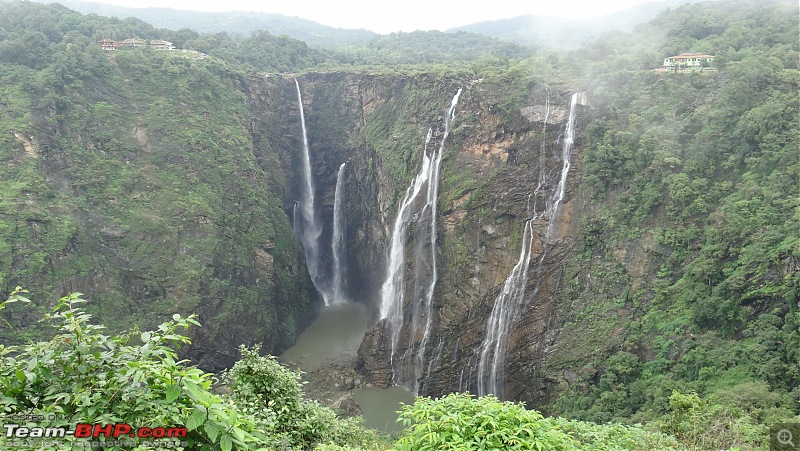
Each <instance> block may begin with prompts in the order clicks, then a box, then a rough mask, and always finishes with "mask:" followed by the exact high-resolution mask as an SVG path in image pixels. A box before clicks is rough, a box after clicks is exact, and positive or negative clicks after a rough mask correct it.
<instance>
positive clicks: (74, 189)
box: [0, 49, 311, 370]
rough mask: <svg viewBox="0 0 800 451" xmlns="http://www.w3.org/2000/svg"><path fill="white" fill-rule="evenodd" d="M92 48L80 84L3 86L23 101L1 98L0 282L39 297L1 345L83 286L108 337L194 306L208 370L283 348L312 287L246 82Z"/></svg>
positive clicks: (17, 312) (200, 66)
mask: <svg viewBox="0 0 800 451" xmlns="http://www.w3.org/2000/svg"><path fill="white" fill-rule="evenodd" d="M96 52H97V55H96V57H97V61H96V62H93V63H92V64H89V65H87V70H86V71H85V73H84V75H83V78H81V79H79V80H74V79H72V81H69V79H66V80H65V81H62V82H61V83H63V84H61V85H58V86H52V85H49V84H47V83H46V82H37V81H27V80H22V79H19V78H15V79H12V78H9V79H6V81H7V82H8V83H7V84H5V87H6V89H7V91H5V92H6V93H9V92H11V93H14V95H16V96H18V97H19V98H15V100H14V101H13V102H12V101H4V103H3V105H4V106H3V108H4V110H3V114H2V115H0V132H1V133H0V143H2V145H0V160H2V165H0V174H2V179H3V180H6V181H9V180H16V181H17V182H15V183H13V184H12V183H8V184H5V185H4V188H3V193H2V196H0V199H2V200H1V201H0V202H2V208H0V242H3V243H7V244H8V245H6V244H4V245H2V246H0V265H1V266H0V286H2V288H3V289H4V290H5V291H6V292H8V291H10V290H11V289H12V288H13V287H14V286H16V285H21V286H23V287H25V288H27V289H29V290H30V291H31V298H32V299H35V300H36V301H37V303H36V304H37V305H36V306H34V307H29V306H19V307H17V308H14V309H10V311H9V312H10V313H9V316H10V320H11V322H12V323H13V324H14V328H13V329H10V332H9V333H10V334H11V335H13V336H5V337H3V340H4V342H12V341H13V340H14V339H18V338H19V337H18V331H20V330H23V331H25V333H26V334H27V335H28V336H31V337H48V336H50V335H51V334H52V331H50V330H48V329H46V328H45V327H44V326H43V325H42V324H40V323H37V322H36V320H37V319H38V318H39V317H40V315H42V314H43V313H44V312H45V311H47V310H49V309H50V307H51V306H52V305H54V301H55V299H57V298H58V297H59V296H60V295H63V294H66V293H68V292H70V291H81V292H83V293H85V295H86V298H87V299H88V300H89V302H88V303H87V304H86V308H87V310H88V311H89V312H90V313H92V314H94V315H95V321H97V322H100V323H102V324H104V325H106V326H108V327H109V328H110V330H111V331H118V330H120V329H127V328H130V327H132V326H134V325H138V326H140V327H142V328H150V327H154V326H155V325H157V324H158V323H160V322H162V321H165V320H168V319H170V318H171V317H172V314H173V313H180V314H182V315H188V314H191V313H197V314H198V315H199V321H200V322H201V323H202V325H203V327H202V328H195V329H193V330H191V331H190V334H191V336H192V338H193V342H194V343H193V345H192V346H190V347H188V348H186V349H184V350H183V351H184V352H185V355H187V356H188V357H190V358H191V359H192V360H193V362H194V363H196V364H199V365H200V366H202V367H203V368H205V369H209V370H216V369H221V368H224V367H226V366H229V365H231V364H232V363H233V362H234V361H235V359H237V358H238V351H237V348H238V346H239V345H240V344H243V343H244V344H253V343H264V350H265V351H268V352H280V351H282V350H283V349H285V348H286V347H287V346H289V345H291V343H293V342H294V339H295V337H296V335H297V334H298V333H299V331H300V330H301V328H302V327H303V326H304V325H305V324H306V323H307V322H308V320H309V318H310V315H311V300H310V297H311V287H310V283H309V281H308V275H307V272H306V270H305V264H304V261H303V258H302V253H301V249H300V247H299V246H298V244H297V243H296V242H295V240H294V238H293V236H292V233H291V228H290V224H289V221H288V220H287V218H286V216H285V214H284V213H283V210H282V208H281V204H280V197H279V196H280V193H282V192H283V179H282V176H283V171H282V170H281V168H280V166H277V165H276V164H274V163H275V162H278V158H277V156H276V151H275V149H272V148H270V147H269V143H268V142H267V141H266V140H264V139H260V138H262V137H263V135H262V133H263V132H262V131H261V130H260V128H259V127H256V124H255V123H254V122H253V121H252V120H251V119H252V117H253V116H252V115H251V112H250V110H249V109H248V104H247V97H246V95H245V93H244V91H245V89H246V88H245V80H244V79H243V78H241V77H240V76H239V74H237V73H235V72H230V71H228V70H227V69H226V68H225V67H223V66H222V65H220V64H219V63H218V62H215V61H213V60H208V59H205V60H204V59H193V58H188V57H186V56H181V55H175V54H167V52H163V53H162V52H147V53H144V52H118V53H114V54H108V53H105V54H104V53H102V52H101V51H100V50H99V49H96ZM4 83H5V82H4ZM14 83H19V86H18V85H15V84H14ZM24 96H29V97H24ZM4 98H5V99H8V98H9V97H8V96H7V97H4ZM8 331H9V330H4V331H3V333H6V332H8Z"/></svg>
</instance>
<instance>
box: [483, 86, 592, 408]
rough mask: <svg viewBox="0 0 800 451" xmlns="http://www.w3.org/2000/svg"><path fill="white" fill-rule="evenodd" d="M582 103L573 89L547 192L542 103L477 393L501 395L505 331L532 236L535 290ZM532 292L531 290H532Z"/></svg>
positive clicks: (519, 296)
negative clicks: (532, 173)
mask: <svg viewBox="0 0 800 451" xmlns="http://www.w3.org/2000/svg"><path fill="white" fill-rule="evenodd" d="M584 104H586V98H585V93H575V94H573V95H572V98H571V100H570V110H569V116H568V119H567V125H566V130H565V131H564V134H563V145H562V150H561V162H562V166H561V171H560V175H559V180H558V183H557V184H556V185H555V187H553V188H552V189H551V190H549V192H547V191H548V190H547V186H548V185H547V180H546V172H545V169H544V163H545V141H544V132H545V131H546V127H547V120H548V118H549V114H550V105H549V99H548V101H547V104H546V110H545V119H544V121H543V122H542V124H543V125H542V135H543V138H542V142H541V145H540V150H539V176H538V183H537V186H536V188H535V189H534V191H533V194H532V195H531V196H529V197H528V210H529V211H530V213H531V218H530V219H528V220H527V221H526V222H525V224H524V226H523V234H522V246H521V249H520V252H519V257H518V259H517V263H516V264H515V265H514V267H513V268H512V270H511V273H510V274H509V275H508V277H507V278H506V280H505V282H504V284H503V288H502V290H501V291H500V294H499V295H498V296H497V298H496V299H495V301H494V305H493V307H492V312H491V314H490V315H489V318H488V320H487V321H486V332H485V335H484V339H483V341H482V342H481V345H480V347H479V348H478V349H477V350H476V356H475V357H476V358H477V387H476V388H477V392H478V395H479V396H484V395H487V394H494V395H495V396H497V397H499V398H501V399H502V398H503V396H504V394H503V391H504V385H505V359H506V352H507V350H508V335H509V334H510V333H511V331H512V330H513V327H514V323H515V320H516V316H517V314H518V311H519V308H520V307H521V306H522V305H524V303H525V287H526V286H527V285H528V272H529V267H530V266H531V258H532V255H533V253H534V252H533V248H534V240H535V239H537V238H538V239H539V240H540V241H541V243H542V247H541V253H540V255H539V256H538V258H537V264H536V277H537V280H536V284H535V285H536V288H535V290H536V291H538V286H539V281H538V278H539V274H540V271H539V269H540V267H541V264H542V262H543V261H544V258H545V255H546V254H547V248H548V242H550V241H551V238H552V237H551V235H552V233H553V224H554V223H555V220H556V217H557V215H558V208H559V206H560V205H561V202H562V201H563V199H564V194H565V192H566V182H567V174H568V173H569V169H570V158H571V156H572V149H573V146H574V143H575V116H576V110H577V108H576V106H577V105H584ZM542 197H544V208H542V209H539V208H538V207H537V200H538V199H540V198H542ZM544 221H547V223H546V227H545V230H544V234H543V236H542V234H541V233H540V234H539V236H537V230H540V227H539V226H540V225H541V224H542V222H544ZM534 294H535V293H534Z"/></svg>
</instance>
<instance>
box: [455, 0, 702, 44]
mask: <svg viewBox="0 0 800 451" xmlns="http://www.w3.org/2000/svg"><path fill="white" fill-rule="evenodd" d="M698 1H700V0H664V1H656V2H650V3H643V4H641V5H636V6H632V7H630V8H627V9H624V10H622V11H618V12H615V13H611V14H607V15H604V16H598V17H590V18H587V19H569V18H564V17H547V16H537V15H525V16H516V17H511V18H508V19H500V20H487V21H484V22H476V23H473V24H469V25H464V26H461V27H455V28H451V29H449V30H447V31H450V32H454V31H469V32H472V33H480V34H483V35H486V36H491V37H495V38H498V39H500V40H502V41H508V42H515V43H517V44H534V45H537V46H542V47H549V48H553V49H574V48H578V47H580V46H583V45H586V44H589V43H591V42H592V41H594V40H596V39H597V38H599V37H600V36H601V35H602V34H603V33H607V32H610V31H619V32H626V33H627V32H630V31H632V30H633V29H634V27H636V26H637V25H639V24H642V23H645V22H647V21H649V20H651V19H653V18H654V17H656V16H657V15H658V14H659V13H661V12H663V11H665V10H667V9H674V8H676V7H679V6H681V5H684V4H687V3H696V2H698Z"/></svg>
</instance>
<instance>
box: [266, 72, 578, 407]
mask: <svg viewBox="0 0 800 451" xmlns="http://www.w3.org/2000/svg"><path fill="white" fill-rule="evenodd" d="M297 80H298V82H299V84H300V87H301V90H302V92H303V100H304V103H305V105H304V108H305V111H306V113H305V114H306V120H307V125H308V133H309V145H310V148H311V153H312V160H313V161H314V163H313V164H312V166H313V171H314V173H315V180H316V183H317V187H318V193H317V196H318V197H320V198H321V199H322V201H321V209H322V212H323V217H324V218H325V219H324V221H323V222H324V223H326V224H330V223H331V222H332V221H331V218H332V206H333V191H334V188H335V182H336V180H335V174H336V171H337V169H338V166H339V164H341V163H342V162H347V163H348V169H347V172H346V174H347V179H346V183H345V186H346V193H347V201H346V205H347V213H346V219H347V235H346V241H347V252H348V260H349V262H348V263H349V283H350V285H349V289H350V293H351V298H352V299H355V300H357V301H358V302H364V303H366V304H367V305H370V306H371V307H373V308H377V305H378V303H379V302H380V287H381V284H382V282H383V279H384V277H385V264H386V257H387V248H388V241H389V237H390V235H391V232H392V230H391V227H392V224H393V222H394V216H395V214H396V209H397V203H398V201H399V199H400V198H402V195H403V193H404V192H405V190H406V188H407V187H408V184H409V182H410V180H411V179H412V178H413V176H414V173H415V172H416V171H417V168H418V165H419V162H420V158H421V152H422V148H423V144H424V142H425V135H426V133H427V130H428V128H429V127H431V126H436V124H437V123H440V121H441V120H442V115H443V114H444V110H445V109H446V107H447V106H448V105H449V101H450V99H451V97H452V96H453V94H454V93H455V92H456V90H458V89H459V88H463V89H464V91H463V94H462V95H461V99H460V101H459V103H458V105H457V107H456V113H455V116H456V118H455V121H454V126H453V130H452V131H451V134H450V138H448V141H447V142H446V143H445V151H444V157H443V168H442V171H441V172H442V173H441V186H440V196H439V217H438V226H439V228H438V234H439V237H438V246H437V247H438V249H437V253H438V256H439V262H440V263H439V282H438V283H437V285H436V290H435V296H434V302H435V305H434V308H433V315H434V317H433V332H432V334H431V336H430V337H429V339H428V344H427V348H426V352H425V356H424V362H425V363H424V365H425V366H426V368H425V370H424V371H425V375H426V376H425V380H424V381H422V383H421V384H420V394H427V395H440V394H443V393H447V392H450V391H457V390H470V391H473V392H475V389H476V377H477V375H476V370H475V368H476V364H477V361H476V358H477V357H476V355H477V354H476V353H477V350H478V348H479V346H480V344H481V341H482V340H483V337H484V334H485V332H486V331H485V329H486V320H487V318H488V316H489V313H490V312H491V310H492V306H493V302H494V300H495V298H496V297H497V294H498V292H499V290H500V289H501V288H502V286H503V282H504V280H505V278H506V277H507V276H508V274H509V272H510V270H511V268H512V267H513V266H514V264H515V262H516V260H517V258H518V255H519V248H520V243H521V238H522V227H523V224H524V223H525V221H526V220H527V219H529V218H530V217H531V211H530V207H531V206H530V197H531V195H532V193H533V191H534V189H535V188H536V186H537V183H538V181H539V180H538V179H539V174H540V173H541V172H544V173H545V174H546V177H545V178H546V180H545V181H544V183H545V185H546V186H545V187H544V188H543V189H552V188H553V187H554V186H555V185H556V184H557V182H558V180H559V175H560V171H561V170H562V160H561V147H562V144H563V143H562V139H563V133H564V131H565V127H566V122H567V117H568V114H569V98H570V95H571V92H570V91H569V90H568V89H566V88H563V87H552V86H547V85H546V84H544V83H536V82H531V83H530V84H529V85H523V82H520V81H517V82H513V83H511V84H504V83H502V82H500V81H491V80H489V81H485V80H477V79H476V80H458V79H439V78H436V77H433V76H415V77H412V76H384V77H377V76H370V75H356V74H345V73H340V74H304V75H302V76H298V78H297ZM264 83H266V84H269V85H270V86H272V88H271V89H273V90H275V95H274V96H273V98H274V99H280V100H279V102H280V103H281V104H282V105H283V106H280V105H278V104H273V107H274V108H272V111H275V112H277V113H273V116H275V115H276V116H280V117H281V119H280V120H281V121H283V129H284V130H291V133H283V134H279V135H276V136H280V138H279V140H278V141H279V142H276V143H274V144H273V146H274V147H276V148H277V147H280V148H283V149H288V152H283V153H281V155H282V158H283V164H284V167H294V168H295V169H294V170H293V173H294V174H299V172H298V169H297V168H298V164H299V161H298V159H297V158H298V157H297V154H298V153H299V150H300V146H301V143H300V142H299V139H300V138H299V137H300V132H299V117H298V114H297V112H296V93H295V92H294V80H293V79H292V78H288V77H277V76H273V77H268V78H267V79H265V80H264ZM546 105H549V107H547V106H546ZM548 108H549V110H548ZM578 108H579V111H578V127H579V129H578V130H579V131H578V137H577V142H576V149H577V150H576V151H575V152H574V155H573V157H572V167H571V169H570V172H569V175H568V177H567V185H566V196H565V198H564V199H563V201H562V205H561V207H560V208H559V210H558V215H557V218H554V221H553V222H554V226H553V229H554V230H553V233H552V234H551V237H550V238H549V239H548V240H547V243H545V242H544V241H545V239H544V237H543V236H544V233H545V229H546V227H547V220H543V221H540V222H538V223H537V224H535V227H534V228H535V234H536V239H535V241H536V243H535V244H534V249H533V254H534V255H533V257H532V258H531V264H530V268H531V269H530V272H531V276H530V277H529V280H528V283H527V288H526V293H527V294H526V301H525V303H524V306H523V307H522V308H521V310H520V311H519V312H518V315H517V319H516V321H515V327H514V328H513V331H512V335H511V337H510V343H511V345H510V346H509V349H508V353H507V367H508V368H509V374H511V375H510V376H509V378H508V385H507V389H506V392H505V393H499V394H498V395H499V396H503V397H506V398H508V399H520V400H529V401H539V400H542V399H543V396H544V392H543V390H545V385H546V384H545V383H544V382H543V380H542V379H541V378H540V377H539V376H540V371H541V370H542V362H543V361H544V360H545V358H546V356H547V354H548V353H549V352H550V351H551V350H552V347H553V346H554V343H555V339H556V336H557V330H558V328H557V327H556V321H555V319H556V317H557V316H558V313H559V308H560V307H559V302H560V300H561V297H562V295H563V285H562V275H563V274H562V266H563V263H564V260H565V258H566V257H567V256H568V255H569V253H570V252H571V251H572V246H571V243H572V238H571V236H573V235H574V233H575V224H576V221H575V220H574V216H575V214H576V213H575V205H576V202H575V200H574V192H575V183H576V180H577V176H578V174H579V171H580V165H579V160H580V148H581V146H582V145H583V140H584V138H583V132H582V130H583V128H582V127H583V126H584V125H585V121H586V120H587V116H586V114H587V112H588V109H587V107H586V106H585V105H579V107H578ZM545 119H546V123H545ZM542 150H543V152H544V156H545V157H544V159H542V157H541V155H542V154H541V152H542ZM542 164H543V165H544V167H543V168H542V167H541V166H542ZM295 178H297V176H296V175H295ZM287 179H291V176H289V175H287ZM294 183H297V182H296V181H295V182H294ZM296 190H297V188H296V187H293V184H292V182H290V183H289V184H288V186H287V191H286V193H285V194H284V207H285V208H286V209H287V212H288V211H289V210H290V208H291V205H292V204H293V202H294V200H295V198H296V197H297V196H296V194H295V192H296ZM541 200H542V199H540V200H539V201H541ZM325 234H326V235H329V234H330V230H328V229H326V230H325ZM324 241H325V242H329V238H326V239H324ZM407 245H410V243H408V244H407ZM544 245H547V246H548V252H547V255H546V257H545V258H544V260H543V261H542V262H541V263H538V261H539V260H540V259H541V258H540V257H541V255H542V254H541V253H542V249H543V246H544ZM326 258H328V259H329V258H330V257H326ZM328 264H329V263H328ZM406 264H407V265H408V267H409V270H408V271H407V272H406V277H407V279H408V280H407V282H408V283H407V284H406V286H407V287H410V286H411V285H413V284H412V282H413V280H411V278H412V277H413V276H412V274H413V271H412V270H411V268H412V267H413V264H414V262H411V261H409V262H406ZM409 290H410V288H409ZM406 298H407V299H411V298H412V296H411V293H408V295H407V296H406ZM374 319H375V320H377V319H378V318H377V311H376V312H375V314H374ZM385 327H386V325H385V322H380V323H378V324H377V325H376V327H375V328H374V329H373V330H371V331H370V332H368V333H367V335H366V336H365V340H364V343H363V344H362V349H361V351H360V355H361V358H362V365H363V366H362V370H363V371H364V372H365V373H366V374H367V376H368V377H369V379H370V380H371V381H372V382H373V383H374V384H376V385H379V386H381V385H388V384H391V382H392V372H391V366H390V362H389V346H390V345H389V338H388V335H387V331H386V328H385ZM400 335H401V337H402V338H401V339H400V346H399V348H398V351H397V352H398V353H403V352H404V351H405V350H406V349H407V348H408V347H410V346H413V345H414V343H418V341H419V340H420V339H421V337H419V336H410V334H409V333H408V330H407V329H406V330H404V331H402V332H401V334H400Z"/></svg>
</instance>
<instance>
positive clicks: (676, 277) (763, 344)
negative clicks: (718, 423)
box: [551, 2, 800, 423]
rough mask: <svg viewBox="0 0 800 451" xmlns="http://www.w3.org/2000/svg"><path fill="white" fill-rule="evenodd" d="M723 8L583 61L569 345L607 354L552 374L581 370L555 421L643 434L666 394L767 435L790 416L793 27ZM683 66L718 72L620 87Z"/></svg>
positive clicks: (657, 25)
mask: <svg viewBox="0 0 800 451" xmlns="http://www.w3.org/2000/svg"><path fill="white" fill-rule="evenodd" d="M729 5H730V6H729V7H718V5H716V4H714V3H700V4H696V5H691V6H686V7H683V8H680V9H678V10H676V11H674V12H671V13H669V14H663V15H661V16H659V17H658V18H656V19H655V20H654V21H653V22H652V23H650V24H649V25H648V26H647V27H644V28H642V29H640V30H639V32H638V33H636V34H634V35H633V37H632V38H631V37H625V38H624V41H625V42H636V43H638V45H636V46H631V47H628V52H627V53H623V52H617V51H616V49H619V48H620V47H619V45H620V44H619V43H620V42H621V40H620V41H617V40H613V39H612V40H611V41H606V42H601V43H598V44H597V45H596V46H595V47H594V49H592V53H591V54H590V55H589V56H590V59H589V61H587V68H588V71H589V72H591V73H592V74H595V75H596V76H597V79H596V80H594V82H593V87H592V92H593V93H594V95H592V102H593V105H594V107H595V111H596V114H595V117H594V118H593V120H592V122H591V123H590V124H589V126H588V127H589V134H590V145H589V147H588V148H587V149H586V151H585V153H584V155H583V158H582V160H583V161H582V163H583V166H582V172H581V174H582V175H581V177H582V189H583V190H584V192H585V195H586V196H587V198H588V199H591V202H593V203H597V204H598V208H595V209H592V210H591V212H590V213H588V214H587V215H585V217H584V218H583V221H584V226H583V251H582V252H581V253H580V254H579V255H578V256H577V257H576V258H575V259H574V260H573V262H572V265H571V266H572V267H571V269H570V271H571V276H568V278H570V277H573V276H574V279H573V282H571V284H572V285H571V286H570V288H569V292H568V295H567V297H568V299H580V300H581V301H580V302H577V303H574V304H573V305H575V307H574V308H573V309H570V311H569V312H568V313H567V314H566V315H567V318H568V319H567V331H568V332H567V334H568V335H571V336H574V337H576V339H581V338H579V337H582V339H583V340H586V339H587V338H589V337H591V340H592V341H595V340H597V341H595V342H596V343H597V346H599V347H600V349H601V350H603V349H604V352H603V355H602V356H600V355H598V352H597V350H596V349H595V346H592V347H591V349H589V348H587V347H583V348H576V347H572V348H571V349H567V347H568V346H565V347H564V348H563V351H562V352H560V353H559V355H558V356H556V357H555V358H554V359H553V360H552V361H551V365H555V366H559V365H567V366H569V364H568V363H567V362H570V361H572V362H573V364H575V363H577V362H583V363H582V365H585V362H593V363H592V364H591V366H584V367H583V368H582V370H580V371H579V373H580V374H579V375H578V376H577V379H576V380H574V381H573V382H572V383H570V384H569V385H570V387H569V389H568V390H567V391H566V392H565V393H564V394H563V395H562V396H561V397H560V398H559V400H558V401H556V403H555V405H554V411H555V412H559V413H561V414H565V415H569V416H577V417H579V418H585V419H590V420H592V421H609V420H619V419H626V420H629V419H633V420H637V421H649V420H652V419H653V418H655V417H657V416H658V415H660V414H662V413H663V412H664V411H665V410H666V409H667V408H668V406H667V404H666V402H667V399H666V396H665V395H667V394H669V393H670V391H671V390H674V389H677V390H679V391H681V392H687V391H696V392H698V393H700V394H701V395H703V396H710V395H715V396H716V397H717V398H718V400H719V401H721V402H723V403H724V404H726V405H729V406H735V407H737V408H741V409H743V410H744V411H745V412H749V413H750V414H751V415H752V416H753V417H754V418H756V419H758V420H759V421H764V422H766V423H770V422H771V421H774V419H775V418H780V417H783V416H786V415H788V416H791V415H795V414H797V413H798V407H799V406H800V405H799V404H798V401H799V400H800V388H798V387H800V372H799V371H800V354H799V353H798V350H799V349H800V304H798V287H800V272H799V271H800V266H798V262H800V221H798V219H800V181H799V179H798V177H799V176H800V150H799V149H798V146H799V145H800V133H799V132H798V82H800V76H799V75H800V74H799V73H798V45H797V39H796V37H797V33H798V10H797V5H793V4H790V3H785V2H768V3H754V2H731V3H730V4H729ZM656 33H658V36H659V37H660V38H659V39H658V40H655V39H654V36H655V35H656ZM621 39H622V38H621ZM649 42H660V43H661V44H660V45H658V46H656V45H652V44H650V43H649ZM686 49H696V50H698V51H702V52H708V53H712V54H714V55H716V56H717V58H716V59H715V66H716V68H717V69H718V72H693V73H690V72H686V73H663V72H651V71H647V70H631V69H635V68H640V67H642V66H644V65H645V61H644V60H643V58H644V57H647V58H648V60H649V61H651V62H652V63H651V64H652V65H653V66H655V65H657V64H658V61H659V59H658V58H656V57H655V56H656V55H659V54H660V55H673V54H677V53H678V52H681V51H685V50H686ZM606 334H610V335H611V337H612V338H611V339H608V338H607V335H606ZM603 337H605V338H603ZM590 368H591V369H590Z"/></svg>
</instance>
